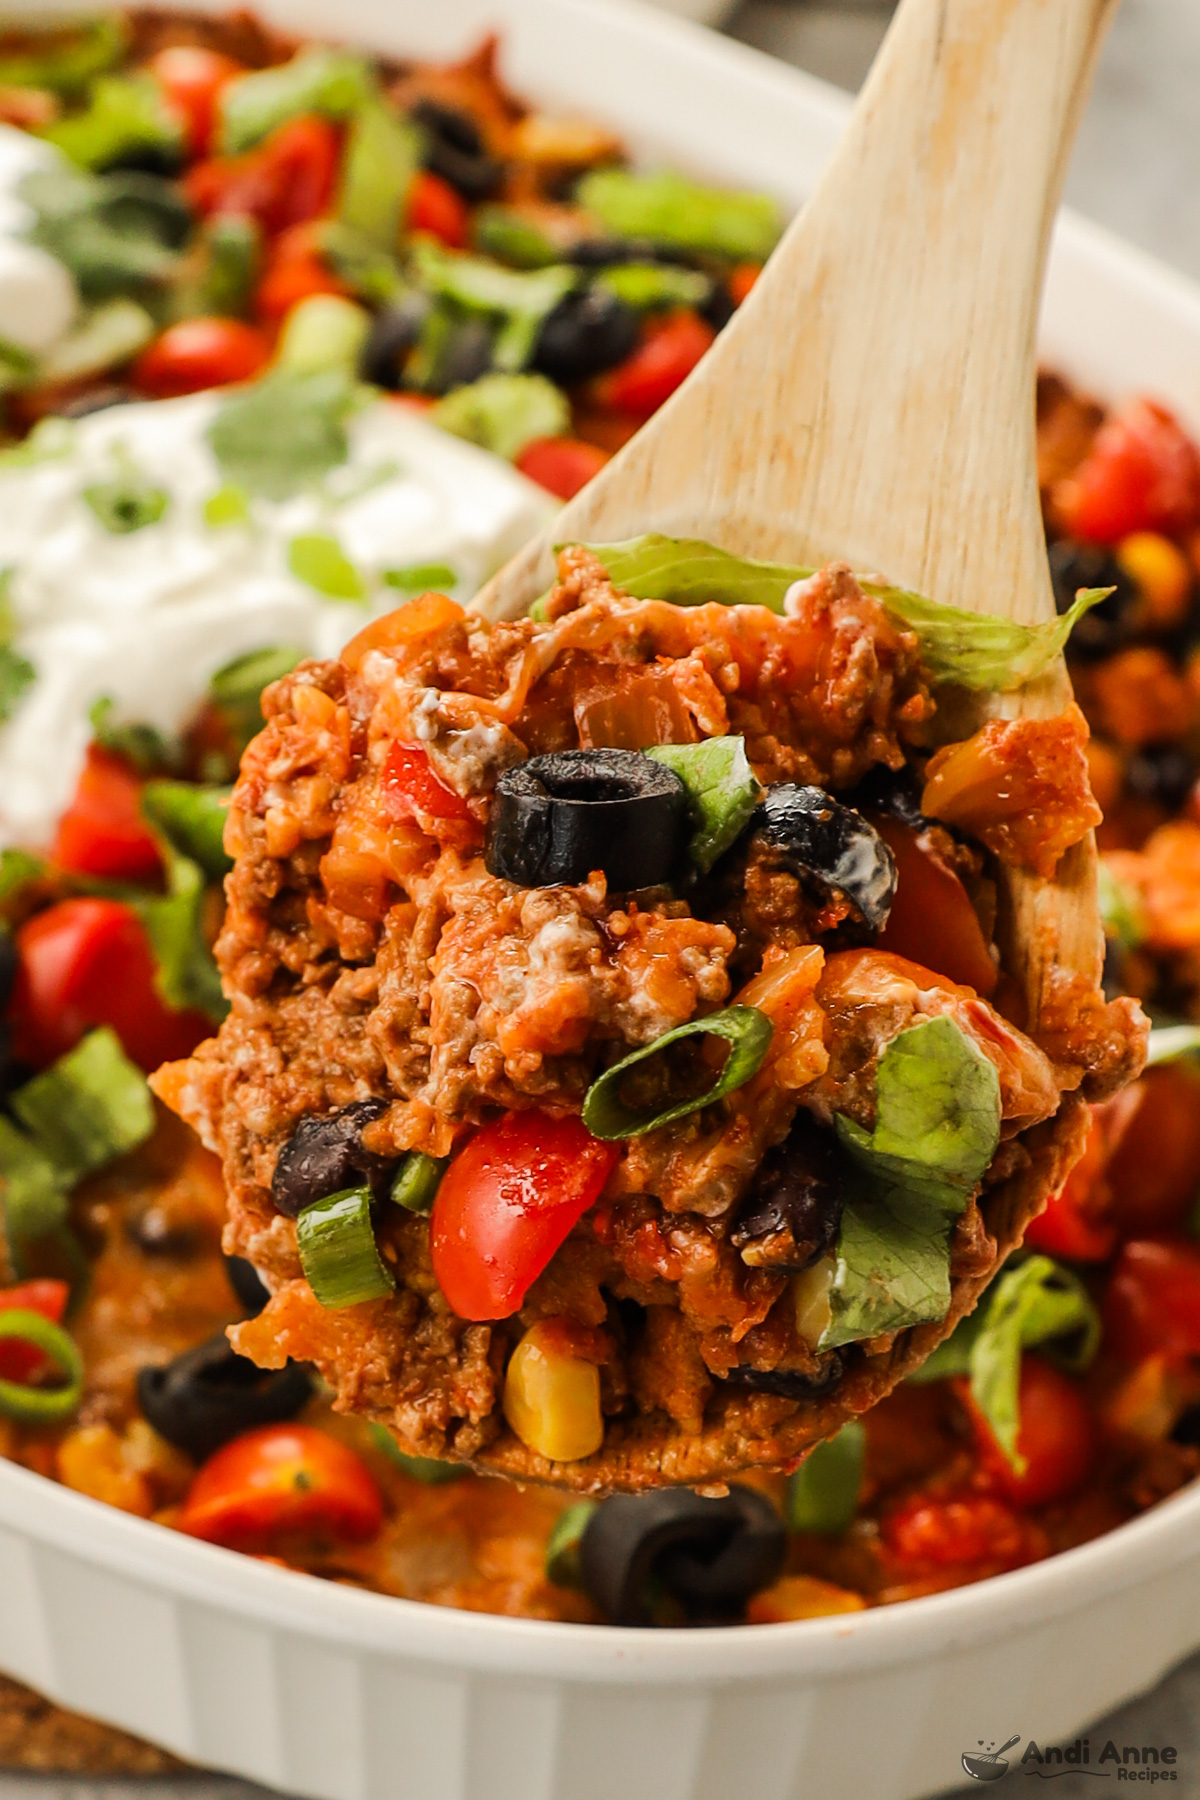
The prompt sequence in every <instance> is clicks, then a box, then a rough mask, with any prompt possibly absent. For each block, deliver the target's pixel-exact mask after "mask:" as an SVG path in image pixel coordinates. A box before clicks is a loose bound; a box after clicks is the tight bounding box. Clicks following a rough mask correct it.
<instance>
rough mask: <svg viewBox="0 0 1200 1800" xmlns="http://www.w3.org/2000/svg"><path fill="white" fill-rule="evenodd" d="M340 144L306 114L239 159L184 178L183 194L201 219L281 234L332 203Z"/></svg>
mask: <svg viewBox="0 0 1200 1800" xmlns="http://www.w3.org/2000/svg"><path fill="white" fill-rule="evenodd" d="M340 150H341V138H340V135H339V133H338V131H337V130H336V128H335V127H334V126H333V125H331V124H330V123H329V120H328V119H322V118H318V117H317V115H316V114H315V113H305V114H303V115H302V116H301V117H300V118H298V119H289V120H288V121H287V122H286V124H283V125H277V126H276V128H275V130H274V131H272V132H271V133H270V135H269V136H268V137H266V138H264V140H263V142H262V143H261V144H259V145H258V147H257V148H256V149H254V150H248V151H247V152H246V154H245V155H244V156H221V157H213V158H211V159H210V160H209V161H208V162H201V163H196V164H195V165H194V166H193V167H192V168H191V169H189V170H188V173H187V174H186V175H185V177H184V182H183V185H184V191H185V193H186V194H187V197H188V199H189V200H190V201H191V203H192V205H193V207H194V208H195V209H196V211H197V212H198V213H200V214H201V215H202V216H204V217H208V216H211V215H213V214H219V213H241V214H244V215H246V216H248V217H250V218H254V219H257V220H258V222H259V224H260V225H261V226H262V228H263V230H264V231H266V232H270V233H274V232H278V231H286V230H287V228H288V226H289V225H300V224H302V223H304V221H305V220H308V219H317V218H320V216H321V214H322V213H323V212H325V211H326V210H327V208H328V206H329V204H330V202H331V200H332V199H333V191H334V185H335V182H336V179H337V170H338V160H339V155H340Z"/></svg>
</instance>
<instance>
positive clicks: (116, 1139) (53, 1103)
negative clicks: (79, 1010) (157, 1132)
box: [10, 1025, 154, 1181]
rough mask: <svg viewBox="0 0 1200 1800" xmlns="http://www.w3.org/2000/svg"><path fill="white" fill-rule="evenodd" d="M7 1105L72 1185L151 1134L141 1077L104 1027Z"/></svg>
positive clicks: (149, 1105) (150, 1110) (146, 1090)
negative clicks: (72, 1182)
mask: <svg viewBox="0 0 1200 1800" xmlns="http://www.w3.org/2000/svg"><path fill="white" fill-rule="evenodd" d="M10 1105H11V1107H12V1110H13V1112H14V1113H15V1114H16V1116H17V1119H18V1120H19V1122H20V1123H21V1124H22V1125H24V1126H25V1128H26V1130H27V1131H28V1132H29V1133H30V1135H31V1136H32V1138H33V1140H34V1142H35V1144H36V1145H37V1146H38V1148H39V1149H41V1150H42V1151H44V1152H45V1154H46V1155H47V1156H48V1157H49V1158H50V1160H51V1161H52V1162H53V1163H54V1164H55V1166H56V1167H57V1168H58V1169H59V1170H61V1172H62V1174H63V1175H64V1176H65V1177H66V1178H67V1179H69V1180H71V1181H77V1180H78V1179H79V1177H80V1176H82V1175H87V1174H89V1173H90V1172H91V1171H92V1170H93V1169H99V1168H102V1167H103V1166H104V1164H105V1163H107V1162H111V1161H112V1159H113V1158H114V1157H115V1156H122V1155H123V1154H124V1153H125V1151H127V1150H133V1149H136V1147H137V1145H138V1144H142V1143H144V1142H145V1141H146V1139H147V1138H148V1137H149V1136H150V1134H151V1132H152V1131H153V1130H154V1102H153V1100H152V1099H151V1098H150V1089H149V1088H148V1087H147V1086H146V1077H145V1076H144V1075H143V1074H142V1072H141V1070H140V1069H137V1068H135V1067H134V1065H133V1064H132V1063H131V1062H130V1060H129V1058H128V1057H127V1056H126V1055H125V1052H124V1051H123V1050H122V1048H121V1045H120V1041H119V1040H118V1038H117V1034H116V1032H115V1031H113V1030H112V1029H111V1027H110V1026H108V1025H102V1026H101V1027H100V1028H99V1030H97V1031H90V1032H89V1033H88V1035H87V1036H86V1037H85V1038H83V1039H82V1040H81V1041H80V1042H79V1043H78V1044H76V1046H75V1048H74V1049H73V1050H68V1052H67V1054H66V1055H65V1056H60V1057H59V1059H58V1061H57V1062H56V1063H54V1064H52V1065H51V1067H50V1068H48V1069H46V1070H44V1071H43V1072H42V1074H40V1075H35V1076H34V1077H33V1079H32V1081H27V1082H26V1083H25V1085H24V1087H20V1088H18V1089H17V1091H16V1093H15V1094H13V1096H12V1098H11V1101H10Z"/></svg>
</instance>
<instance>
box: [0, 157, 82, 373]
mask: <svg viewBox="0 0 1200 1800" xmlns="http://www.w3.org/2000/svg"><path fill="white" fill-rule="evenodd" d="M63 161H64V158H63V156H62V154H61V153H60V152H59V151H58V150H56V149H55V148H54V146H53V145H52V144H45V143H43V142H42V141H41V139H40V138H35V137H31V136H30V135H29V133H28V132H27V131H18V130H17V128H16V127H15V126H14V125H0V341H2V342H4V343H8V344H15V345H16V346H17V348H18V349H19V350H25V351H28V352H29V353H30V354H31V355H34V356H40V355H41V354H42V353H43V352H45V351H46V350H48V349H49V348H50V346H51V345H52V344H54V343H56V342H57V341H58V339H59V338H60V337H62V336H63V335H64V334H65V333H66V332H67V331H68V330H69V329H70V327H71V325H72V324H73V322H74V319H75V315H76V313H77V312H78V310H79V298H78V295H77V294H76V292H75V284H74V282H73V281H72V279H71V276H70V274H69V272H68V271H67V270H66V269H65V268H64V267H63V265H62V263H60V262H59V261H57V259H56V258H55V257H53V256H51V255H49V254H48V252H47V251H45V250H40V249H39V248H38V247H37V245H36V244H27V243H26V242H25V240H24V237H23V235H22V234H23V233H24V231H25V230H26V229H27V227H28V226H29V225H31V224H32V222H33V213H32V211H31V210H30V208H29V207H28V206H26V204H25V202H24V201H23V200H22V199H20V198H19V196H18V194H17V188H18V187H19V186H20V184H21V182H22V181H23V180H24V179H25V177H26V175H31V174H32V173H33V172H34V171H35V170H38V169H53V168H55V167H57V166H59V165H61V164H62V162H63Z"/></svg>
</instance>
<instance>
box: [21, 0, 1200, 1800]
mask: <svg viewBox="0 0 1200 1800" xmlns="http://www.w3.org/2000/svg"><path fill="white" fill-rule="evenodd" d="M885 22H886V11H885V10H881V8H880V7H878V6H875V5H873V4H871V0H860V4H858V5H849V6H844V7H833V6H821V5H805V4H799V5H797V4H785V3H784V0H746V3H745V4H743V5H742V6H740V7H739V8H738V10H737V11H736V13H735V14H734V17H733V19H732V21H731V24H730V30H731V32H732V34H733V35H734V36H736V37H740V38H742V39H743V40H744V41H745V42H747V43H751V44H754V45H756V46H757V47H758V48H760V49H763V50H767V51H770V52H771V53H772V54H773V55H776V56H782V57H784V58H786V59H787V60H788V61H790V62H796V63H799V64H800V65H801V66H802V67H805V68H808V69H811V70H812V71H813V72H814V73H816V74H819V75H823V76H825V77H826V78H827V79H829V80H832V81H836V82H838V83H839V84H840V85H841V86H843V87H849V88H852V87H855V86H857V84H858V82H859V81H860V80H861V79H862V76H863V74H864V73H865V71H866V68H867V66H868V65H869V63H870V60H871V57H872V55H873V54H874V50H875V46H876V45H877V43H878V41H879V37H880V35H881V33H882V30H883V26H884V24H885ZM1198 98H1200V0H1124V5H1123V7H1122V10H1121V12H1120V14H1119V15H1118V18H1117V22H1116V24H1115V26H1114V28H1113V32H1112V36H1111V38H1110V40H1109V43H1108V47H1107V49H1106V51H1105V55H1104V59H1103V62H1102V65H1101V68H1100V71H1099V75H1098V78H1097V82H1096V88H1095V92H1094V95H1093V98H1092V102H1091V105H1090V108H1089V111H1088V114H1087V117H1086V119H1085V120H1084V123H1083V128H1082V131H1081V133H1080V137H1079V144H1078V147H1077V149H1076V153H1075V158H1074V161H1073V163H1072V167H1071V173H1070V178H1069V181H1068V198H1069V200H1070V202H1071V204H1072V205H1073V206H1076V207H1077V208H1078V209H1079V210H1080V211H1081V212H1084V213H1086V214H1088V215H1089V216H1090V217H1091V218H1093V219H1097V220H1099V221H1100V222H1101V223H1102V224H1104V225H1107V226H1109V227H1110V228H1111V229H1112V230H1114V231H1118V232H1120V233H1122V235H1124V236H1125V237H1128V238H1131V239H1132V240H1133V241H1134V242H1135V243H1137V244H1140V245H1142V246H1143V248H1145V249H1147V250H1151V251H1153V252H1154V253H1155V254H1156V255H1158V256H1161V257H1162V258H1164V260H1166V261H1168V262H1171V263H1174V264H1175V265H1176V266H1177V267H1178V268H1181V269H1184V270H1186V271H1187V272H1188V273H1189V274H1192V275H1195V276H1197V277H1200V128H1198V123H1197V118H1198V108H1197V101H1198ZM1107 1737H1112V1738H1113V1739H1114V1740H1115V1742H1116V1743H1117V1744H1118V1745H1124V1744H1137V1745H1140V1744H1157V1745H1163V1744H1174V1745H1175V1746H1176V1748H1177V1750H1178V1752H1179V1760H1178V1763H1177V1765H1176V1768H1177V1772H1178V1780H1177V1781H1175V1782H1173V1783H1171V1785H1170V1786H1169V1787H1168V1788H1165V1790H1164V1791H1165V1792H1168V1793H1170V1794H1171V1795H1173V1796H1174V1797H1175V1800H1200V1657H1197V1658H1194V1659H1193V1660H1192V1661H1191V1662H1189V1663H1187V1664H1185V1665H1184V1666H1183V1667H1182V1668H1180V1669H1178V1670H1176V1672H1175V1673H1174V1674H1173V1675H1171V1676H1170V1677H1169V1678H1168V1679H1167V1680H1166V1681H1165V1682H1163V1684H1162V1685H1161V1686H1160V1687H1159V1688H1158V1689H1157V1690H1156V1691H1155V1692H1154V1693H1153V1694H1151V1695H1149V1696H1147V1697H1145V1698H1144V1699H1141V1700H1138V1701H1134V1702H1133V1703H1131V1704H1130V1705H1129V1706H1126V1707H1123V1708H1122V1709H1121V1710H1120V1711H1119V1712H1117V1713H1114V1714H1113V1715H1112V1716H1111V1718H1110V1719H1108V1720H1105V1721H1100V1722H1097V1724H1096V1725H1095V1726H1094V1727H1093V1729H1092V1732H1091V1738H1092V1742H1093V1744H1099V1743H1101V1742H1102V1741H1103V1739H1104V1738H1107ZM1016 1754H1017V1755H1019V1754H1020V1747H1018V1750H1017V1752H1016ZM1012 1773H1013V1774H1015V1773H1017V1770H1015V1769H1014V1770H1013V1771H1012ZM748 1774H749V1772H748ZM1056 1774H1057V1772H1056ZM752 1785H753V1784H752V1782H751V1781H749V1780H748V1782H747V1791H748V1792H749V1791H750V1790H751V1789H752ZM1024 1785H1025V1783H1024V1782H1023V1781H1022V1782H1020V1783H1018V1784H1014V1782H1013V1780H1012V1775H1011V1774H1010V1776H1009V1777H1008V1778H1007V1784H1006V1789H1005V1791H1006V1792H1009V1793H1012V1792H1019V1791H1020V1790H1021V1789H1022V1788H1023V1787H1024ZM980 1791H981V1790H980V1787H979V1786H978V1785H974V1784H972V1785H970V1786H968V1787H967V1788H965V1789H962V1790H960V1791H959V1792H957V1793H955V1794H954V1795H953V1796H947V1800H968V1796H969V1795H976V1794H978V1793H979V1792H980ZM1100 1791H1101V1793H1103V1792H1105V1790H1104V1789H1101V1790H1100ZM1135 1791H1140V1792H1142V1793H1146V1792H1150V1791H1151V1789H1150V1788H1149V1787H1148V1786H1146V1785H1145V1784H1140V1785H1139V1789H1137V1790H1135ZM262 1792H263V1790H261V1789H256V1788H251V1787H248V1786H246V1785H245V1784H244V1783H241V1782H237V1781H228V1780H222V1779H218V1778H215V1777H209V1776H203V1775H198V1776H194V1777H183V1778H181V1779H176V1780H154V1781H140V1782H139V1781H83V1780H63V1779H58V1778H56V1777H53V1776H25V1775H15V1774H10V1773H5V1772H3V1771H0V1796H2V1800H261V1796H262ZM1054 1793H1055V1796H1056V1800H1075V1797H1076V1796H1079V1795H1082V1794H1084V1793H1087V1794H1089V1795H1093V1794H1094V1793H1095V1778H1094V1777H1088V1776H1085V1775H1082V1774H1080V1775H1074V1774H1071V1773H1067V1772H1063V1773H1061V1774H1058V1775H1057V1779H1056V1784H1055V1788H1054Z"/></svg>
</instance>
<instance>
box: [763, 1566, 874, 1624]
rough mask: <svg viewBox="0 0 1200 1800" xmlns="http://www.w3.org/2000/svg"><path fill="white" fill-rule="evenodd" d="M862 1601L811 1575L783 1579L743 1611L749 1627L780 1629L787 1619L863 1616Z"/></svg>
mask: <svg viewBox="0 0 1200 1800" xmlns="http://www.w3.org/2000/svg"><path fill="white" fill-rule="evenodd" d="M866 1604H867V1603H866V1601H865V1600H864V1599H863V1597H862V1595H861V1594H856V1593H854V1592H853V1591H852V1590H851V1589H850V1588H842V1587H835V1586H834V1584H833V1582H832V1581H819V1580H818V1579H817V1577H816V1576H815V1575H785V1576H784V1577H783V1579H782V1580H781V1581H777V1582H776V1583H775V1585H774V1586H773V1587H769V1588H764V1589H763V1591H762V1593H761V1594H755V1596H754V1598H753V1599H752V1600H751V1602H750V1604H749V1606H748V1607H747V1608H746V1618H747V1620H748V1621H749V1623H750V1624H751V1625H782V1624H783V1623H785V1621H787V1620H789V1619H827V1618H829V1617H831V1616H832V1615H833V1614H834V1613H850V1612H863V1611H865V1609H866Z"/></svg>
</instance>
